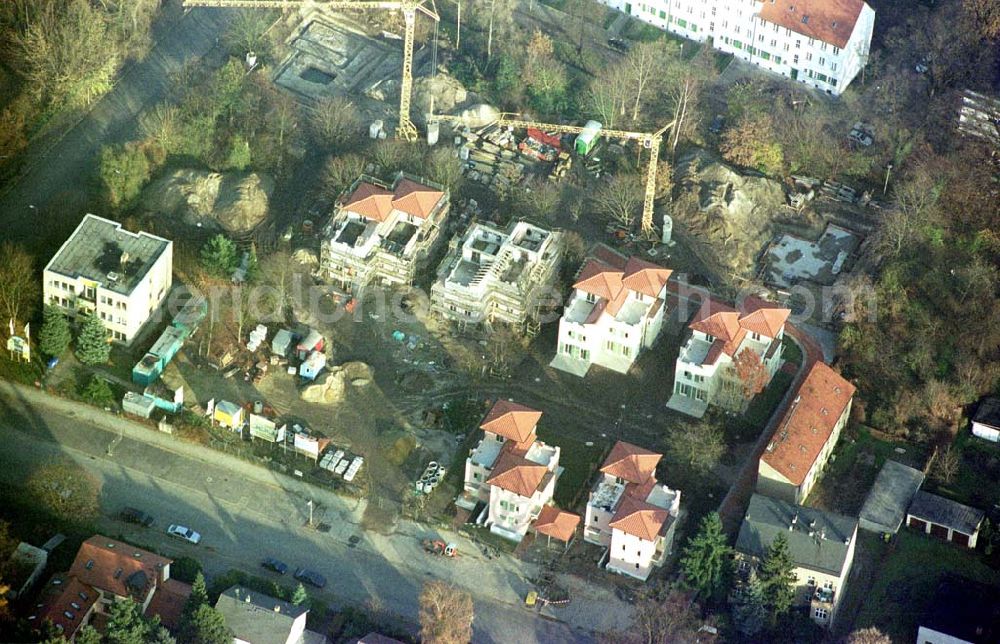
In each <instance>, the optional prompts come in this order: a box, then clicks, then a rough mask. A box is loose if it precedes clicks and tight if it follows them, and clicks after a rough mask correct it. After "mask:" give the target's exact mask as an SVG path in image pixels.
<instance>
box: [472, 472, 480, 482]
mask: <svg viewBox="0 0 1000 644" xmlns="http://www.w3.org/2000/svg"><path fill="white" fill-rule="evenodd" d="M472 480H473V481H478V480H479V472H473V473H472Z"/></svg>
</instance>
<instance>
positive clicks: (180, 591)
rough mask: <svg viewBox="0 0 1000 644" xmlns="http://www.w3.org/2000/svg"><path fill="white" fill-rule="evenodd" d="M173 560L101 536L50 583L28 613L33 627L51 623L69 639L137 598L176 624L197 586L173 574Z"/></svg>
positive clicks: (149, 610) (148, 609)
mask: <svg viewBox="0 0 1000 644" xmlns="http://www.w3.org/2000/svg"><path fill="white" fill-rule="evenodd" d="M171 563H172V560H170V559H168V558H166V557H161V556H160V555H157V554H155V553H152V552H149V551H147V550H143V549H141V548H136V547H135V546H132V545H129V544H127V543H124V542H122V541H118V540H116V539H111V538H109V537H105V536H102V535H95V536H93V537H91V538H89V539H87V540H86V541H84V542H83V544H81V546H80V549H79V550H78V551H77V554H76V558H75V559H74V560H73V564H72V565H71V566H70V569H69V571H68V572H65V573H60V574H57V575H55V576H53V578H52V579H51V580H50V581H49V583H48V584H47V585H46V587H45V589H44V590H43V591H42V593H41V596H40V601H39V603H38V604H37V605H36V606H35V607H34V611H33V612H32V614H31V615H29V617H28V621H29V623H30V624H31V626H32V628H33V629H39V630H40V629H42V628H43V625H44V623H45V622H46V621H51V622H52V624H53V626H54V627H55V628H56V629H57V630H59V632H60V633H61V634H62V635H63V636H64V637H66V639H68V640H72V638H73V637H74V636H75V634H76V633H77V632H78V631H79V629H80V628H82V627H83V626H84V625H86V624H89V623H92V622H94V623H96V622H98V621H99V620H100V619H101V618H102V617H103V616H104V615H106V614H107V612H108V607H109V606H110V605H111V604H112V603H114V602H116V601H119V600H122V599H125V598H129V599H132V600H134V601H135V602H136V603H137V604H139V606H141V607H142V610H143V611H144V612H145V613H146V614H147V615H150V616H152V615H159V616H160V618H161V621H162V622H163V624H164V626H166V627H167V628H176V627H177V626H178V625H179V618H180V613H181V611H182V610H183V607H184V603H185V602H186V601H187V597H188V595H190V594H191V586H190V585H188V584H185V583H182V582H179V581H177V580H175V579H171V578H170V564H171Z"/></svg>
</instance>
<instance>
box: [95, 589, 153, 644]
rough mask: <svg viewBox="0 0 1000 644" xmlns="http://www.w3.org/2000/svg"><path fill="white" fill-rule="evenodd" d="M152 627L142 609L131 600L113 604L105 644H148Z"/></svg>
mask: <svg viewBox="0 0 1000 644" xmlns="http://www.w3.org/2000/svg"><path fill="white" fill-rule="evenodd" d="M152 630H153V629H152V625H151V624H150V623H149V622H147V621H146V619H145V618H144V617H143V616H142V607H141V606H140V605H139V604H137V603H136V602H134V601H132V600H131V599H126V600H124V601H118V602H113V603H112V604H111V608H110V609H109V610H108V628H107V630H106V631H105V633H104V642H105V644H146V640H147V639H148V638H149V635H150V632H151V631H152Z"/></svg>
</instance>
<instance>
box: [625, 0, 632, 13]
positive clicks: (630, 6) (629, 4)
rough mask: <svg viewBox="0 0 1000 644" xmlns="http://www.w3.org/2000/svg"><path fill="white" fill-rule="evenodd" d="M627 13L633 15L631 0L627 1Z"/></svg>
mask: <svg viewBox="0 0 1000 644" xmlns="http://www.w3.org/2000/svg"><path fill="white" fill-rule="evenodd" d="M625 15H627V16H631V15H632V3H631V2H626V3H625Z"/></svg>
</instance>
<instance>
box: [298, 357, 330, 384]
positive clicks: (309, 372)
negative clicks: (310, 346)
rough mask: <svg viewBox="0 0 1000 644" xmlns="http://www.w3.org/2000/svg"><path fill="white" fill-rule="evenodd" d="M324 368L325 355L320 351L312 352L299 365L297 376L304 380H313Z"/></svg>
mask: <svg viewBox="0 0 1000 644" xmlns="http://www.w3.org/2000/svg"><path fill="white" fill-rule="evenodd" d="M324 367H326V354H325V353H323V352H322V351H313V352H312V353H310V354H309V357H308V358H306V359H305V361H304V362H303V363H302V364H300V365H299V376H301V377H302V378H303V379H305V380H315V379H316V376H318V375H319V372H320V371H323V368H324Z"/></svg>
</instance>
